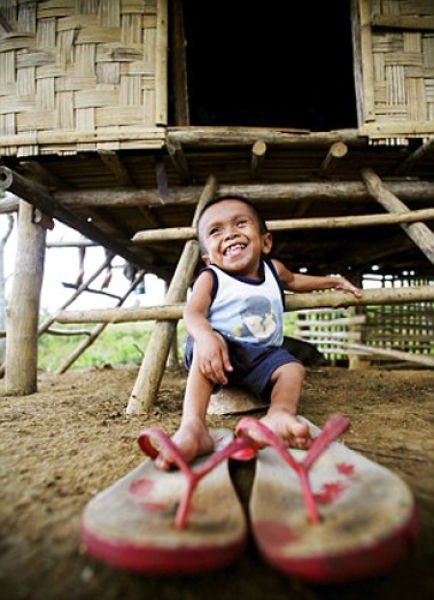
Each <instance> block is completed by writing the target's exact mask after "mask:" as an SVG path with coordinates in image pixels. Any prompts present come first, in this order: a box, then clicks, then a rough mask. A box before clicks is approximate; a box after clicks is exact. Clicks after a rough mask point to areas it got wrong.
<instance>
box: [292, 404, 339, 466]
mask: <svg viewBox="0 0 434 600" xmlns="http://www.w3.org/2000/svg"><path fill="white" fill-rule="evenodd" d="M349 427H350V420H349V419H348V418H347V417H345V416H344V415H340V414H336V415H332V416H331V417H330V418H329V419H328V420H327V422H326V424H325V425H324V427H323V428H322V430H321V433H320V434H319V435H318V436H317V437H316V438H314V440H313V442H312V445H311V447H310V448H309V450H308V451H307V455H306V457H305V459H304V461H303V468H304V469H306V471H308V470H309V469H310V468H311V467H312V465H313V464H314V462H315V461H316V460H317V459H318V458H319V457H320V456H321V454H322V453H323V452H324V450H326V448H328V446H330V444H331V443H332V442H334V441H335V440H336V439H337V438H338V437H339V436H340V435H341V434H342V433H344V432H345V431H347V429H348V428H349Z"/></svg>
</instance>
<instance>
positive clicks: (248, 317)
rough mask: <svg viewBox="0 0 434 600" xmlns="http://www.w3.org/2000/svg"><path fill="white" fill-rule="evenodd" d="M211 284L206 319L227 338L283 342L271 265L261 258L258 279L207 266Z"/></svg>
mask: <svg viewBox="0 0 434 600" xmlns="http://www.w3.org/2000/svg"><path fill="white" fill-rule="evenodd" d="M205 270H208V271H210V272H211V273H212V275H213V279H214V285H213V289H212V298H213V299H212V302H211V306H210V308H209V312H208V321H209V322H210V324H211V326H212V328H213V329H215V330H216V331H219V332H220V333H222V334H223V335H225V336H227V337H228V338H231V339H234V340H237V341H240V342H248V343H250V344H260V345H262V346H281V345H282V342H283V294H282V290H281V287H280V284H279V281H278V279H277V274H276V272H275V270H274V267H273V265H272V264H271V263H270V262H268V261H262V263H261V271H262V272H263V277H262V278H261V280H260V281H255V280H252V279H248V278H246V277H238V276H236V275H230V274H229V273H226V272H225V271H223V270H222V269H220V268H219V267H217V266H215V265H210V266H209V267H207V269H205Z"/></svg>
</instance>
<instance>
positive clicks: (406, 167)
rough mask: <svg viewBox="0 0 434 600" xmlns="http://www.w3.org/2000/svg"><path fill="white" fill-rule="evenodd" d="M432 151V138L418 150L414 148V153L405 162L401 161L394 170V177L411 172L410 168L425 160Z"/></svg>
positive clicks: (433, 143) (433, 146) (433, 140)
mask: <svg viewBox="0 0 434 600" xmlns="http://www.w3.org/2000/svg"><path fill="white" fill-rule="evenodd" d="M433 150H434V138H433V139H431V140H428V141H427V142H425V143H424V144H422V145H421V146H419V148H416V150H415V151H414V152H412V153H411V154H410V155H409V156H407V158H406V159H405V160H403V161H402V163H400V164H399V165H398V167H397V168H396V169H395V175H402V174H404V173H408V171H411V169H412V167H414V166H415V165H417V164H418V163H420V162H421V161H422V160H424V159H425V158H426V156H427V155H428V154H430V152H432V151H433Z"/></svg>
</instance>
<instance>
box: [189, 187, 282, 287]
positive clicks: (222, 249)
mask: <svg viewBox="0 0 434 600" xmlns="http://www.w3.org/2000/svg"><path fill="white" fill-rule="evenodd" d="M199 239H200V242H201V246H202V248H203V249H204V251H203V255H202V258H203V260H204V261H205V262H206V264H213V265H217V266H218V267H220V268H221V269H223V270H225V271H227V272H228V273H231V274H235V275H241V276H243V277H250V278H252V279H259V265H260V262H261V256H262V255H266V254H268V253H269V252H270V250H271V245H272V240H271V234H270V233H261V227H260V224H259V222H258V219H257V217H256V215H255V213H254V211H253V210H252V209H251V207H250V206H249V205H248V204H246V203H245V202H243V201H242V200H237V199H234V200H231V199H227V200H222V201H221V202H217V203H216V204H212V205H211V206H210V207H209V208H207V209H205V211H204V212H203V213H202V216H201V218H200V220H199Z"/></svg>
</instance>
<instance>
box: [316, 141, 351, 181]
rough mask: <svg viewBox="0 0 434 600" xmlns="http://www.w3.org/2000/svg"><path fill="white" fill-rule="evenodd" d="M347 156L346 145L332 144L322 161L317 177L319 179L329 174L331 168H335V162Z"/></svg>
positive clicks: (341, 143) (340, 143)
mask: <svg viewBox="0 0 434 600" xmlns="http://www.w3.org/2000/svg"><path fill="white" fill-rule="evenodd" d="M347 154H348V146H347V145H346V144H344V143H343V142H334V143H333V144H332V145H331V146H330V148H329V150H328V152H327V154H326V155H325V157H324V160H323V161H322V163H321V166H320V168H319V173H318V175H319V176H320V177H325V176H326V175H327V174H328V172H330V171H331V170H332V168H333V167H335V166H336V163H337V161H338V160H339V159H340V158H343V157H344V156H346V155H347Z"/></svg>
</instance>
